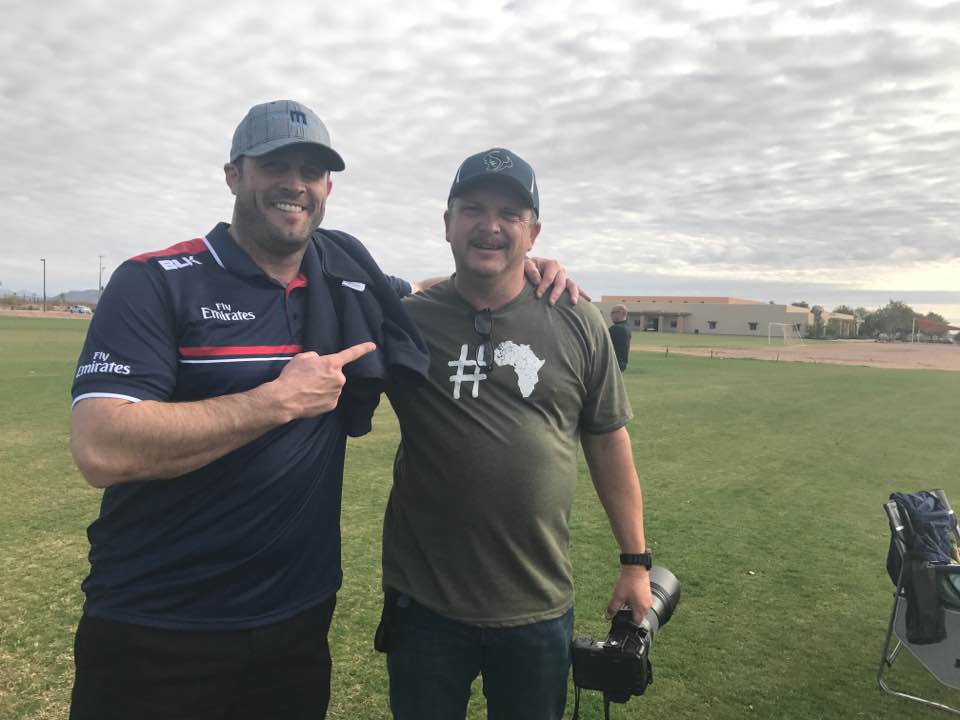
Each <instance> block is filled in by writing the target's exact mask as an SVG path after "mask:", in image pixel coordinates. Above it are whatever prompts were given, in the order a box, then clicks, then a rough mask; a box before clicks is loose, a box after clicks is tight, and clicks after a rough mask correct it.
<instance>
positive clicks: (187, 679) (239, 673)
mask: <svg viewBox="0 0 960 720" xmlns="http://www.w3.org/2000/svg"><path fill="white" fill-rule="evenodd" d="M335 605H336V597H332V598H330V599H329V600H327V601H326V602H324V603H323V605H321V606H319V607H317V608H314V609H312V610H308V611H306V612H303V613H301V614H299V615H297V616H295V617H293V618H290V619H289V620H284V621H283V622H279V623H275V624H272V625H265V626H263V627H258V628H251V629H249V630H236V631H234V630H230V631H193V630H162V629H157V628H150V627H143V626H140V625H129V624H127V623H118V622H111V621H107V620H97V619H95V618H89V617H86V616H84V617H82V618H81V619H80V625H79V626H78V627H77V636H76V641H75V643H74V658H75V661H76V677H75V679H74V685H73V697H72V701H71V707H70V718H71V720H153V719H156V720H160V719H161V718H162V719H163V720H194V719H196V720H200V719H201V718H203V720H242V719H246V718H249V719H250V720H254V719H256V720H265V719H267V718H284V720H308V719H309V720H321V719H322V718H323V717H324V716H325V715H326V712H327V704H328V703H329V700H330V668H331V660H330V648H329V645H328V644H327V632H328V631H329V629H330V620H331V618H332V617H333V610H334V606H335Z"/></svg>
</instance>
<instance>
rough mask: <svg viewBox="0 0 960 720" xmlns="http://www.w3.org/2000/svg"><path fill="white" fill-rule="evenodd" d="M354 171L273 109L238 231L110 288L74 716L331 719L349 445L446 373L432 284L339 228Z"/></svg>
mask: <svg viewBox="0 0 960 720" xmlns="http://www.w3.org/2000/svg"><path fill="white" fill-rule="evenodd" d="M343 169H344V162H343V159H342V158H341V157H340V155H339V154H338V153H337V152H336V151H335V150H334V149H333V147H332V146H331V142H330V136H329V134H328V132H327V130H326V128H325V127H324V125H323V123H322V122H321V121H320V119H319V118H318V117H317V116H316V115H315V114H314V113H313V112H312V111H311V110H310V109H309V108H307V107H305V106H303V105H301V104H298V103H295V102H292V101H277V102H271V103H265V104H263V105H258V106H255V107H254V108H252V109H251V110H250V112H249V113H248V114H247V116H246V117H245V118H244V119H243V121H242V122H241V123H240V125H239V126H238V127H237V130H236V132H235V134H234V137H233V146H232V150H231V153H230V162H229V163H227V164H226V165H225V167H224V172H225V176H226V182H227V185H228V186H229V187H230V190H231V191H232V192H233V194H234V195H235V196H236V199H235V204H234V212H233V220H232V224H230V225H226V224H224V223H221V224H219V225H217V226H216V227H215V228H213V230H211V231H210V232H209V233H208V234H207V235H206V236H205V237H202V238H198V239H195V240H191V241H188V242H184V243H180V244H177V245H173V246H171V247H169V248H167V249H165V250H161V251H158V252H150V253H145V254H142V255H139V256H137V257H135V258H132V259H131V260H128V261H127V262H125V263H124V264H123V265H121V266H120V267H119V268H118V269H117V271H116V272H115V273H114V275H113V277H112V278H111V281H110V283H109V285H108V286H107V288H106V290H105V291H104V293H103V298H102V299H101V301H100V303H99V305H98V307H97V313H96V315H95V316H94V320H93V321H92V323H91V326H90V330H89V333H88V336H87V340H86V343H85V345H84V348H83V351H82V354H81V356H80V360H79V363H78V367H77V371H76V378H75V381H74V386H73V397H74V401H73V417H72V431H71V449H72V451H73V455H74V459H75V460H76V463H77V465H78V467H79V468H80V470H81V472H82V473H83V475H84V477H85V478H86V479H87V480H88V482H89V483H90V484H91V485H93V486H95V487H99V488H105V492H104V496H103V501H102V505H101V510H100V516H99V517H98V519H97V520H96V521H95V522H94V523H93V524H92V525H91V526H90V528H89V530H88V536H89V539H90V564H91V570H90V575H89V576H88V577H87V579H86V580H85V581H84V583H83V590H84V592H85V593H86V603H85V606H84V614H83V617H82V618H81V621H80V624H79V627H78V629H77V635H76V644H75V657H76V679H75V683H74V689H73V697H72V705H71V717H72V718H75V719H80V718H97V719H98V720H104V719H105V718H136V719H137V720H142V719H145V718H164V719H170V718H213V717H216V718H246V717H249V718H258V720H259V719H260V718H265V717H277V718H280V717H282V718H285V719H287V720H290V719H296V718H322V717H323V716H324V714H325V711H326V707H327V703H328V700H329V690H330V665H331V663H330V653H329V648H328V645H327V631H328V629H329V624H330V620H331V617H332V614H333V610H334V604H335V599H336V592H337V590H338V588H339V586H340V581H341V571H340V533H339V511H340V490H341V483H342V477H343V457H344V448H345V439H346V435H347V434H348V432H349V433H351V434H359V433H362V432H364V431H365V430H368V429H369V414H370V413H371V412H372V408H373V407H374V406H375V403H376V398H377V396H378V393H377V390H376V388H377V387H378V386H377V385H370V382H369V381H371V380H381V381H383V380H386V379H387V378H386V376H387V375H390V379H392V380H396V377H395V375H394V373H395V372H399V370H398V368H399V369H405V370H406V371H407V373H408V376H413V377H415V376H417V375H422V374H423V373H424V372H425V369H426V365H427V357H426V355H425V353H424V352H423V350H422V349H423V343H422V341H421V340H420V338H419V335H418V334H417V332H416V330H415V329H414V328H413V326H412V324H411V322H410V320H409V318H407V316H406V314H405V313H404V311H403V310H402V308H400V303H399V300H398V297H397V295H398V294H404V293H405V292H409V291H410V286H409V285H408V284H406V283H404V282H403V281H398V280H396V279H392V278H388V277H386V276H384V275H383V274H382V273H381V272H380V271H379V268H377V267H376V264H375V263H374V262H373V260H372V258H370V256H369V255H368V254H367V253H366V251H365V250H364V249H363V247H362V246H361V245H360V244H359V243H358V242H357V241H356V240H354V239H353V238H350V237H349V236H347V235H345V234H342V233H337V232H336V231H328V230H319V229H318V226H319V225H320V223H321V221H322V219H323V214H324V207H325V203H326V199H327V197H328V195H329V194H330V191H331V188H332V184H331V179H330V172H331V171H340V170H343ZM318 237H319V238H320V239H319V240H318V239H317V238H318ZM312 238H313V239H314V240H316V242H313V241H312V240H311V239H312ZM321 240H322V242H321ZM554 269H555V268H554ZM550 275H552V273H546V272H545V273H544V276H545V277H544V282H543V283H541V286H540V288H539V289H538V291H539V292H543V291H544V290H545V289H546V284H547V281H548V280H549V279H550V277H549V276H550ZM562 284H563V279H562V277H559V276H558V278H557V284H556V285H557V286H562ZM561 289H562V288H561ZM555 293H556V294H557V295H558V294H559V293H558V292H556V290H555ZM554 299H556V298H554ZM391 302H392V304H391ZM308 319H309V322H307V321H308ZM382 328H389V342H385V341H384V339H383V338H382V333H383V332H385V331H383V330H382ZM368 340H372V341H378V340H379V341H380V342H379V344H380V347H376V345H375V343H374V342H369V341H368ZM344 348H345V349H344ZM351 378H353V379H356V380H358V381H359V382H357V383H353V385H352V384H351V382H347V381H348V380H351ZM345 383H346V384H345ZM352 386H355V387H359V388H361V390H363V389H364V388H366V389H368V390H369V388H371V387H373V388H374V392H373V396H372V400H371V397H370V394H369V392H368V394H367V396H366V397H364V396H363V392H358V393H355V395H356V397H355V398H352V400H354V402H345V400H346V399H347V395H348V394H349V393H350V390H351V387H352ZM342 393H343V394H344V397H343V398H341V394H342ZM357 407H358V408H359V413H353V414H351V408H357ZM357 428H359V430H358V429H357Z"/></svg>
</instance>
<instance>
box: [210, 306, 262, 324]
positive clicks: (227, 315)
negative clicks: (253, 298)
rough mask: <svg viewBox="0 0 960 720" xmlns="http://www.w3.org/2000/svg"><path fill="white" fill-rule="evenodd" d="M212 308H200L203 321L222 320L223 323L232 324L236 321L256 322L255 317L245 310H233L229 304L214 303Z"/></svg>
mask: <svg viewBox="0 0 960 720" xmlns="http://www.w3.org/2000/svg"><path fill="white" fill-rule="evenodd" d="M213 305H214V306H213V307H212V308H209V307H201V308H200V313H201V314H202V315H203V319H204V320H223V321H225V322H234V321H236V320H256V319H257V316H256V315H254V314H253V313H252V312H247V311H246V310H236V311H235V310H234V309H233V307H231V306H230V304H229V303H214V304H213Z"/></svg>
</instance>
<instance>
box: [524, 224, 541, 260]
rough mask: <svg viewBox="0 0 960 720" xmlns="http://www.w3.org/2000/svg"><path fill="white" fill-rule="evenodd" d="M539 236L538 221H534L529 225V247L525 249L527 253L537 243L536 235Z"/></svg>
mask: <svg viewBox="0 0 960 720" xmlns="http://www.w3.org/2000/svg"><path fill="white" fill-rule="evenodd" d="M539 234H540V221H539V220H536V221H534V222H532V223H530V247H528V248H527V252H530V251H531V250H532V249H533V244H534V243H535V242H536V241H537V235H539Z"/></svg>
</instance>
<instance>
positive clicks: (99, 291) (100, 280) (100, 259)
mask: <svg viewBox="0 0 960 720" xmlns="http://www.w3.org/2000/svg"><path fill="white" fill-rule="evenodd" d="M97 265H99V266H100V275H99V277H98V279H97V302H98V303H99V302H100V296H101V295H102V294H103V255H97Z"/></svg>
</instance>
